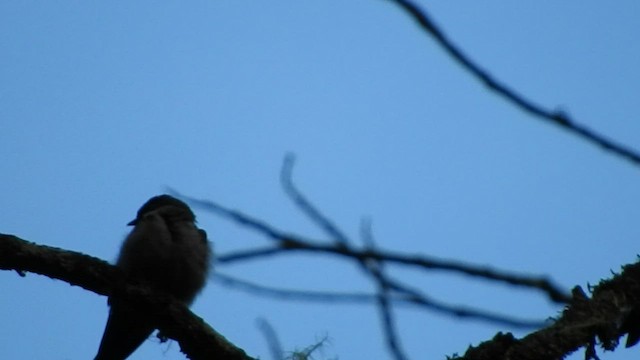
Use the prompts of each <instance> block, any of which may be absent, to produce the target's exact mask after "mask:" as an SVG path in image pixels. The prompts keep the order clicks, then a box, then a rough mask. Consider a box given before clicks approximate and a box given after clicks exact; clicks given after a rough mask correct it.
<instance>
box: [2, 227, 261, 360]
mask: <svg viewBox="0 0 640 360" xmlns="http://www.w3.org/2000/svg"><path fill="white" fill-rule="evenodd" d="M0 269H2V270H14V271H17V272H18V273H19V274H20V275H24V273H25V272H32V273H36V274H40V275H44V276H48V277H50V278H52V279H58V280H62V281H66V282H68V283H69V284H71V285H75V286H80V287H82V288H83V289H86V290H89V291H92V292H95V293H96V294H100V295H106V296H109V295H112V294H113V293H114V292H117V296H118V297H121V298H123V299H126V300H127V301H128V302H129V303H130V304H131V305H132V306H134V307H136V308H137V309H139V310H140V311H145V312H148V313H150V314H153V316H154V319H155V320H156V321H157V326H158V329H159V330H160V333H161V334H162V336H166V337H168V338H171V339H173V340H175V341H177V342H178V343H179V344H180V348H181V350H182V352H183V353H184V354H185V355H186V356H187V357H188V358H189V359H193V360H200V359H202V360H204V359H221V360H254V359H253V358H251V357H249V356H247V355H246V354H245V352H244V351H243V350H242V349H240V348H238V347H236V346H235V345H233V344H231V343H230V342H229V341H227V340H226V339H225V338H224V337H223V336H222V335H220V334H218V333H217V332H216V331H215V330H213V329H212V328H211V327H210V326H209V325H207V323H205V322H204V321H203V320H202V319H201V318H199V317H198V316H196V315H194V314H193V313H192V312H191V311H190V310H189V309H188V308H187V307H185V306H184V305H183V304H181V303H180V302H178V301H175V300H173V299H172V298H170V297H167V296H164V295H161V294H158V293H156V292H153V291H151V290H150V289H148V288H146V287H144V286H141V285H140V284H138V283H136V282H135V281H129V280H127V279H125V278H124V276H123V274H122V273H121V272H120V271H119V270H118V268H116V267H115V266H113V265H110V264H109V263H107V262H106V261H103V260H100V259H97V258H94V257H91V256H87V255H84V254H81V253H78V252H74V251H68V250H62V249H58V248H54V247H50V246H44V245H37V244H35V243H32V242H28V241H25V240H22V239H20V238H18V237H16V236H13V235H4V234H0Z"/></svg>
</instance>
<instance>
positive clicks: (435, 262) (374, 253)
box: [218, 236, 570, 303]
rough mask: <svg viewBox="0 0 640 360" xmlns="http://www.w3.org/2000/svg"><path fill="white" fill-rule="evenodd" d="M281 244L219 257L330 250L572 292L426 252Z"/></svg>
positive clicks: (557, 296) (557, 295)
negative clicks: (433, 255)
mask: <svg viewBox="0 0 640 360" xmlns="http://www.w3.org/2000/svg"><path fill="white" fill-rule="evenodd" d="M282 239H283V241H284V242H283V244H282V245H281V246H273V247H265V248H262V249H255V250H246V251H238V252H235V253H232V254H227V255H221V256H220V257H218V262H220V263H232V262H235V261H240V260H248V259H257V258H262V257H265V256H267V255H280V254H284V253H287V252H292V251H304V252H319V253H326V254H334V255H341V256H345V257H348V258H355V259H358V260H365V259H372V260H378V261H385V262H389V263H396V264H401V265H407V266H415V267H420V268H424V269H430V270H445V271H449V272H453V273H459V274H463V275H468V276H472V277H479V278H483V279H488V280H493V281H498V282H503V283H507V284H509V285H516V286H523V287H528V288H533V289H538V290H540V291H542V292H544V293H546V294H547V296H548V297H549V298H550V299H551V300H553V301H555V302H558V303H566V302H568V301H569V299H570V297H569V295H568V294H567V293H566V292H565V291H564V290H562V289H561V288H560V287H559V286H557V285H555V284H553V282H551V281H550V280H549V279H546V278H543V277H534V276H527V275H520V274H513V273H509V272H507V271H504V270H495V269H491V268H489V267H486V266H479V265H471V264H468V263H463V262H459V261H455V260H442V259H436V258H433V257H427V256H425V255H413V254H411V255H408V254H402V253H397V252H393V251H388V250H385V251H379V250H370V249H369V250H367V249H365V250H359V249H354V248H352V247H350V246H347V247H344V246H340V247H336V246H334V245H333V244H328V245H327V244H319V243H317V242H314V243H312V242H310V241H305V240H298V239H294V238H292V237H291V236H287V237H283V238H282Z"/></svg>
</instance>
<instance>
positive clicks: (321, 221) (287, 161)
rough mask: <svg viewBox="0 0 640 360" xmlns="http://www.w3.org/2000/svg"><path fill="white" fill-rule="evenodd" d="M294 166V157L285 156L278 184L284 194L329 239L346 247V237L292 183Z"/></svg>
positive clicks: (290, 155) (291, 155)
mask: <svg viewBox="0 0 640 360" xmlns="http://www.w3.org/2000/svg"><path fill="white" fill-rule="evenodd" d="M294 164H295V156H294V155H293V154H287V155H286V156H285V158H284V162H283V164H282V171H281V172H280V183H281V184H282V188H283V189H284V191H285V193H286V194H287V195H288V196H289V198H290V199H291V200H292V201H293V203H294V204H296V206H297V207H298V208H299V209H300V210H301V211H302V212H303V213H304V214H305V215H307V216H308V217H309V218H310V219H311V221H313V222H314V223H315V224H317V225H319V226H320V228H321V229H322V230H324V231H325V233H326V234H327V235H328V236H329V238H331V239H334V240H335V241H336V243H337V244H342V245H346V244H347V243H348V242H349V238H348V236H347V235H346V234H345V233H344V232H343V231H341V230H340V229H339V228H338V227H337V226H336V225H335V224H334V223H333V222H332V221H331V220H329V218H327V217H326V216H325V215H323V214H322V212H320V211H319V210H318V209H317V208H316V207H315V206H314V205H313V204H312V203H311V201H309V199H307V198H306V196H304V195H303V194H302V192H300V191H299V190H298V188H297V187H296V186H295V184H294V183H293V166H294Z"/></svg>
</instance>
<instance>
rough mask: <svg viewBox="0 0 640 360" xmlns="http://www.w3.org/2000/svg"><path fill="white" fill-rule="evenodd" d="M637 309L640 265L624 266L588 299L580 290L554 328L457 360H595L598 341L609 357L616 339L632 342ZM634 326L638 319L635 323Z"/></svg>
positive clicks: (488, 345)
mask: <svg viewBox="0 0 640 360" xmlns="http://www.w3.org/2000/svg"><path fill="white" fill-rule="evenodd" d="M639 309H640V263H634V264H630V265H625V266H624V267H623V271H622V272H621V273H620V274H617V275H614V276H613V277H612V278H611V279H609V280H603V281H601V282H600V284H599V285H598V286H596V287H594V288H593V290H592V294H591V297H588V296H587V295H586V294H585V293H584V291H583V290H582V289H581V288H580V287H575V288H574V289H573V299H572V301H571V303H570V304H569V305H567V307H566V308H565V310H564V311H563V312H562V314H561V316H560V317H559V318H558V319H556V320H555V321H554V323H553V324H552V325H550V326H548V327H546V328H544V329H541V330H539V331H536V332H533V333H531V334H529V335H527V336H525V337H523V338H522V339H516V338H515V337H514V336H513V335H511V334H509V333H507V334H503V333H498V334H497V335H496V336H495V337H494V338H493V339H492V340H488V341H486V342H484V343H482V344H480V345H478V346H477V347H470V348H469V350H467V352H466V353H465V354H464V356H463V357H460V358H456V359H466V360H480V359H495V360H501V359H505V360H506V359H522V360H534V359H535V360H556V359H562V358H564V357H565V356H566V355H568V354H570V353H572V352H574V351H577V350H578V349H580V348H581V347H583V346H584V347H586V358H587V359H589V358H591V359H593V358H596V357H595V356H596V354H595V344H596V339H597V340H598V341H599V342H600V346H601V347H602V348H603V349H605V350H608V351H613V350H615V348H616V347H617V345H618V343H619V341H620V337H622V336H624V335H625V334H629V337H633V336H635V335H636V334H637V333H638V332H639V331H640V322H638V321H633V320H634V319H633V318H634V315H633V313H634V312H637V311H638V310H639ZM635 320H637V319H635Z"/></svg>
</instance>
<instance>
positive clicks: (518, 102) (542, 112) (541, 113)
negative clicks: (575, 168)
mask: <svg viewBox="0 0 640 360" xmlns="http://www.w3.org/2000/svg"><path fill="white" fill-rule="evenodd" d="M390 1H391V2H393V3H395V4H397V5H398V6H399V7H400V8H401V9H402V10H404V11H405V12H406V13H407V14H409V15H410V16H411V17H412V18H413V19H414V20H415V21H416V22H417V23H418V24H419V25H420V28H421V29H422V30H424V31H425V32H427V33H428V34H429V35H431V37H432V38H433V39H435V41H436V42H437V43H438V44H439V45H440V46H441V47H442V48H443V49H444V50H445V51H446V53H447V54H448V55H449V56H451V58H453V59H454V60H455V61H456V62H457V63H458V64H460V65H461V66H462V67H463V68H464V69H465V70H467V71H469V72H470V73H471V74H472V75H473V76H474V77H476V78H477V79H478V80H479V81H480V82H482V83H483V84H484V85H485V86H487V87H488V88H489V89H490V90H492V91H494V92H495V93H497V94H498V95H500V96H501V97H503V98H505V99H506V100H507V101H508V102H510V103H512V104H514V105H515V106H516V107H517V108H519V109H520V110H522V111H524V112H526V113H528V114H529V115H532V116H535V117H537V118H539V119H541V120H545V121H547V122H550V123H552V124H555V125H557V126H560V127H561V128H563V129H565V130H567V131H569V132H570V133H572V134H574V135H577V136H578V137H580V138H582V139H584V140H586V141H588V142H590V143H592V144H595V145H598V146H600V147H601V148H603V149H605V150H608V151H610V152H611V153H613V154H615V155H617V156H619V157H621V158H623V159H625V160H628V161H630V162H631V163H633V164H634V165H636V166H639V165H640V153H638V152H637V151H636V150H633V149H631V148H629V147H627V146H624V145H622V144H619V143H617V142H616V141H614V140H611V139H608V138H607V137H605V136H604V135H601V134H600V133H598V132H596V131H594V130H591V129H589V128H588V127H586V126H584V125H581V124H578V123H577V122H576V121H574V120H573V119H572V118H571V117H570V116H569V115H568V114H565V113H563V112H561V111H551V110H547V109H545V108H543V107H541V106H539V105H536V104H535V103H534V102H532V101H530V100H528V99H527V98H525V97H524V96H522V95H520V94H519V93H518V92H516V91H514V90H513V89H510V88H509V87H508V86H507V85H505V84H503V83H501V82H500V81H498V80H497V79H495V78H494V77H493V76H492V75H491V74H489V73H488V72H487V71H486V70H484V69H482V68H481V67H480V66H479V65H477V64H476V63H475V62H473V61H472V60H471V58H470V57H469V56H468V55H466V54H465V53H464V52H462V50H460V48H459V47H457V46H456V45H455V44H454V43H453V42H452V41H451V40H449V39H448V38H447V36H446V35H445V34H444V32H443V31H442V30H440V28H439V27H438V26H436V24H435V23H434V22H433V21H432V20H431V19H430V16H429V15H428V14H427V12H426V11H425V10H424V8H420V7H419V6H418V5H417V4H415V3H414V2H412V1H409V0H390Z"/></svg>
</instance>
